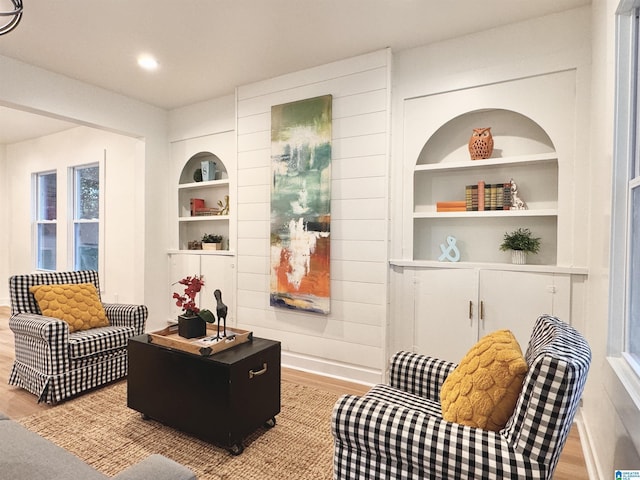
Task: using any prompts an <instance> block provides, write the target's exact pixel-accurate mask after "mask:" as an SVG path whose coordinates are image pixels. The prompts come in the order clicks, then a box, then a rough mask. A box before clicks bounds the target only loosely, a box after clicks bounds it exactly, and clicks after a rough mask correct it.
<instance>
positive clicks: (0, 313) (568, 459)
mask: <svg viewBox="0 0 640 480" xmlns="http://www.w3.org/2000/svg"><path fill="white" fill-rule="evenodd" d="M8 319H9V308H8V307H2V306H0V412H3V413H5V414H6V415H7V416H9V417H10V418H14V419H18V418H21V417H24V416H27V415H31V414H32V413H36V412H39V411H42V410H45V409H48V408H52V407H50V406H49V405H45V404H38V403H37V401H36V397H35V396H33V395H31V394H30V393H28V392H26V391H25V390H22V389H19V388H15V387H12V386H10V385H8V381H9V372H10V370H11V365H12V364H13V358H14V353H13V351H14V347H13V334H12V333H11V330H9V326H8ZM282 378H283V379H284V380H287V381H291V382H296V383H300V384H304V385H310V386H313V387H317V388H320V389H322V390H326V391H330V392H334V393H336V394H343V393H351V394H354V395H362V394H364V393H366V392H367V390H368V389H369V387H368V386H366V385H360V384H357V383H352V382H347V381H344V380H339V379H334V378H330V377H324V376H321V375H314V374H311V373H307V372H302V371H299V370H294V369H290V368H283V369H282ZM588 478H589V477H588V474H587V469H586V466H585V462H584V456H583V454H582V448H581V445H580V435H579V433H578V429H577V428H576V427H575V426H574V427H573V429H572V430H571V434H570V435H569V439H568V441H567V443H566V445H565V447H564V450H563V452H562V455H561V457H560V462H559V463H558V466H557V468H556V472H555V476H554V480H575V479H581V480H583V479H588Z"/></svg>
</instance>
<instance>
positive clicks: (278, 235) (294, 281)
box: [270, 95, 332, 314]
mask: <svg viewBox="0 0 640 480" xmlns="http://www.w3.org/2000/svg"><path fill="white" fill-rule="evenodd" d="M331 107H332V96H331V95H324V96H321V97H316V98H310V99H307V100H300V101H297V102H292V103H286V104H283V105H276V106H273V107H271V175H272V177H271V279H270V280H271V282H270V302H271V305H272V306H275V307H283V308H291V309H297V310H304V311H307V312H317V313H324V314H327V313H329V311H330V304H331V297H330V288H329V287H330V269H329V260H330V253H331V249H330V244H331V243H330V240H331V115H332V114H331Z"/></svg>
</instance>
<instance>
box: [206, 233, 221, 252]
mask: <svg viewBox="0 0 640 480" xmlns="http://www.w3.org/2000/svg"><path fill="white" fill-rule="evenodd" d="M221 245H222V235H215V234H213V233H205V234H204V235H203V236H202V249H203V250H220V249H221V248H220V246H221Z"/></svg>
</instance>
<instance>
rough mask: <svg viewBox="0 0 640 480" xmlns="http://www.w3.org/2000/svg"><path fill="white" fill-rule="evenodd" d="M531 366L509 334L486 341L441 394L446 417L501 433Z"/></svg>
mask: <svg viewBox="0 0 640 480" xmlns="http://www.w3.org/2000/svg"><path fill="white" fill-rule="evenodd" d="M526 374H527V362H526V361H525V359H524V357H523V356H522V350H521V349H520V345H519V344H518V341H517V340H516V339H515V337H514V336H513V333H511V331H509V330H498V331H496V332H493V333H491V334H489V335H486V336H484V337H482V338H481V339H480V340H479V341H478V343H476V344H475V345H474V346H473V347H472V348H471V350H469V352H468V353H467V354H466V355H465V357H464V358H463V359H462V360H461V361H460V363H459V364H458V366H457V367H456V368H455V369H454V370H453V371H452V372H451V373H450V374H449V376H448V377H447V379H446V380H445V381H444V383H443V384H442V388H441V390H440V403H441V407H442V417H443V418H444V419H445V420H447V421H449V422H456V423H461V424H463V425H468V426H470V427H477V428H482V429H484V430H493V431H494V432H497V431H499V430H501V429H502V428H503V427H504V426H505V424H506V423H507V421H508V420H509V417H511V414H512V413H513V409H514V408H515V405H516V402H517V400H518V396H519V395H520V391H521V390H522V382H523V380H524V377H525V375H526Z"/></svg>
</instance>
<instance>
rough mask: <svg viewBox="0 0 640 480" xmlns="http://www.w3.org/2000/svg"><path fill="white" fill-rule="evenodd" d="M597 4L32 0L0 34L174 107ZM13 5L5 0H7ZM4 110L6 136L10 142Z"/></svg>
mask: <svg viewBox="0 0 640 480" xmlns="http://www.w3.org/2000/svg"><path fill="white" fill-rule="evenodd" d="M590 3H591V1H590V0H536V1H530V0H526V1H525V0H508V1H506V0H483V1H477V0H455V1H448V2H447V1H436V0H181V1H176V0H174V1H168V0H133V1H124V0H108V1H105V0H55V1H46V0H24V1H23V4H24V15H23V18H22V21H21V22H20V24H19V25H18V27H17V28H16V29H15V30H14V31H12V32H10V33H8V34H6V35H3V36H0V55H3V56H6V57H11V58H14V59H17V60H21V61H23V62H26V63H29V64H32V65H35V66H38V67H41V68H44V69H47V70H50V71H52V72H56V73H60V74H63V75H66V76H68V77H71V78H74V79H77V80H81V81H83V82H86V83H90V84H93V85H97V86H99V87H103V88H105V89H107V90H111V91H114V92H118V93H121V94H123V95H126V96H128V97H131V98H135V99H138V100H141V101H143V102H146V103H149V104H152V105H156V106H158V107H161V108H165V109H172V108H176V107H181V106H185V105H189V104H192V103H196V102H199V101H202V100H206V99H211V98H215V97H218V96H222V95H226V94H230V93H233V91H234V88H235V87H236V86H239V85H246V84H249V83H252V82H255V81H258V80H263V79H266V78H271V77H275V76H279V75H283V74H286V73H289V72H294V71H297V70H301V69H305V68H309V67H312V66H316V65H321V64H325V63H328V62H332V61H335V60H340V59H343V58H348V57H352V56H355V55H360V54H363V53H367V52H371V51H375V50H379V49H381V48H385V47H390V48H391V49H392V50H393V51H398V50H402V49H406V48H410V47H414V46H419V45H426V44H429V43H433V42H437V41H440V40H444V39H448V38H453V37H458V36H461V35H465V34H469V33H473V32H477V31H481V30H487V29H490V28H493V27H496V26H499V25H503V24H508V23H513V22H518V21H521V20H525V19H527V18H532V17H539V16H543V15H547V14H550V13H555V12H560V11H564V10H567V9H571V8H575V7H579V6H583V5H589V4H590ZM11 9H12V4H11V2H10V1H9V0H0V11H7V10H11ZM3 18H5V17H0V20H2V19H3ZM141 53H150V54H153V55H154V56H156V58H157V59H158V61H159V63H160V68H159V69H158V70H157V71H155V72H152V73H150V72H145V71H142V70H141V69H140V68H139V67H138V66H137V64H136V57H137V56H138V55H139V54H141ZM3 116H6V113H5V114H3V113H2V112H0V122H2V123H0V132H2V133H1V134H0V143H10V142H11V138H12V137H11V136H10V135H9V134H8V133H5V128H4V125H5V123H4V121H3V120H2V119H3ZM16 138H17V137H16Z"/></svg>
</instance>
